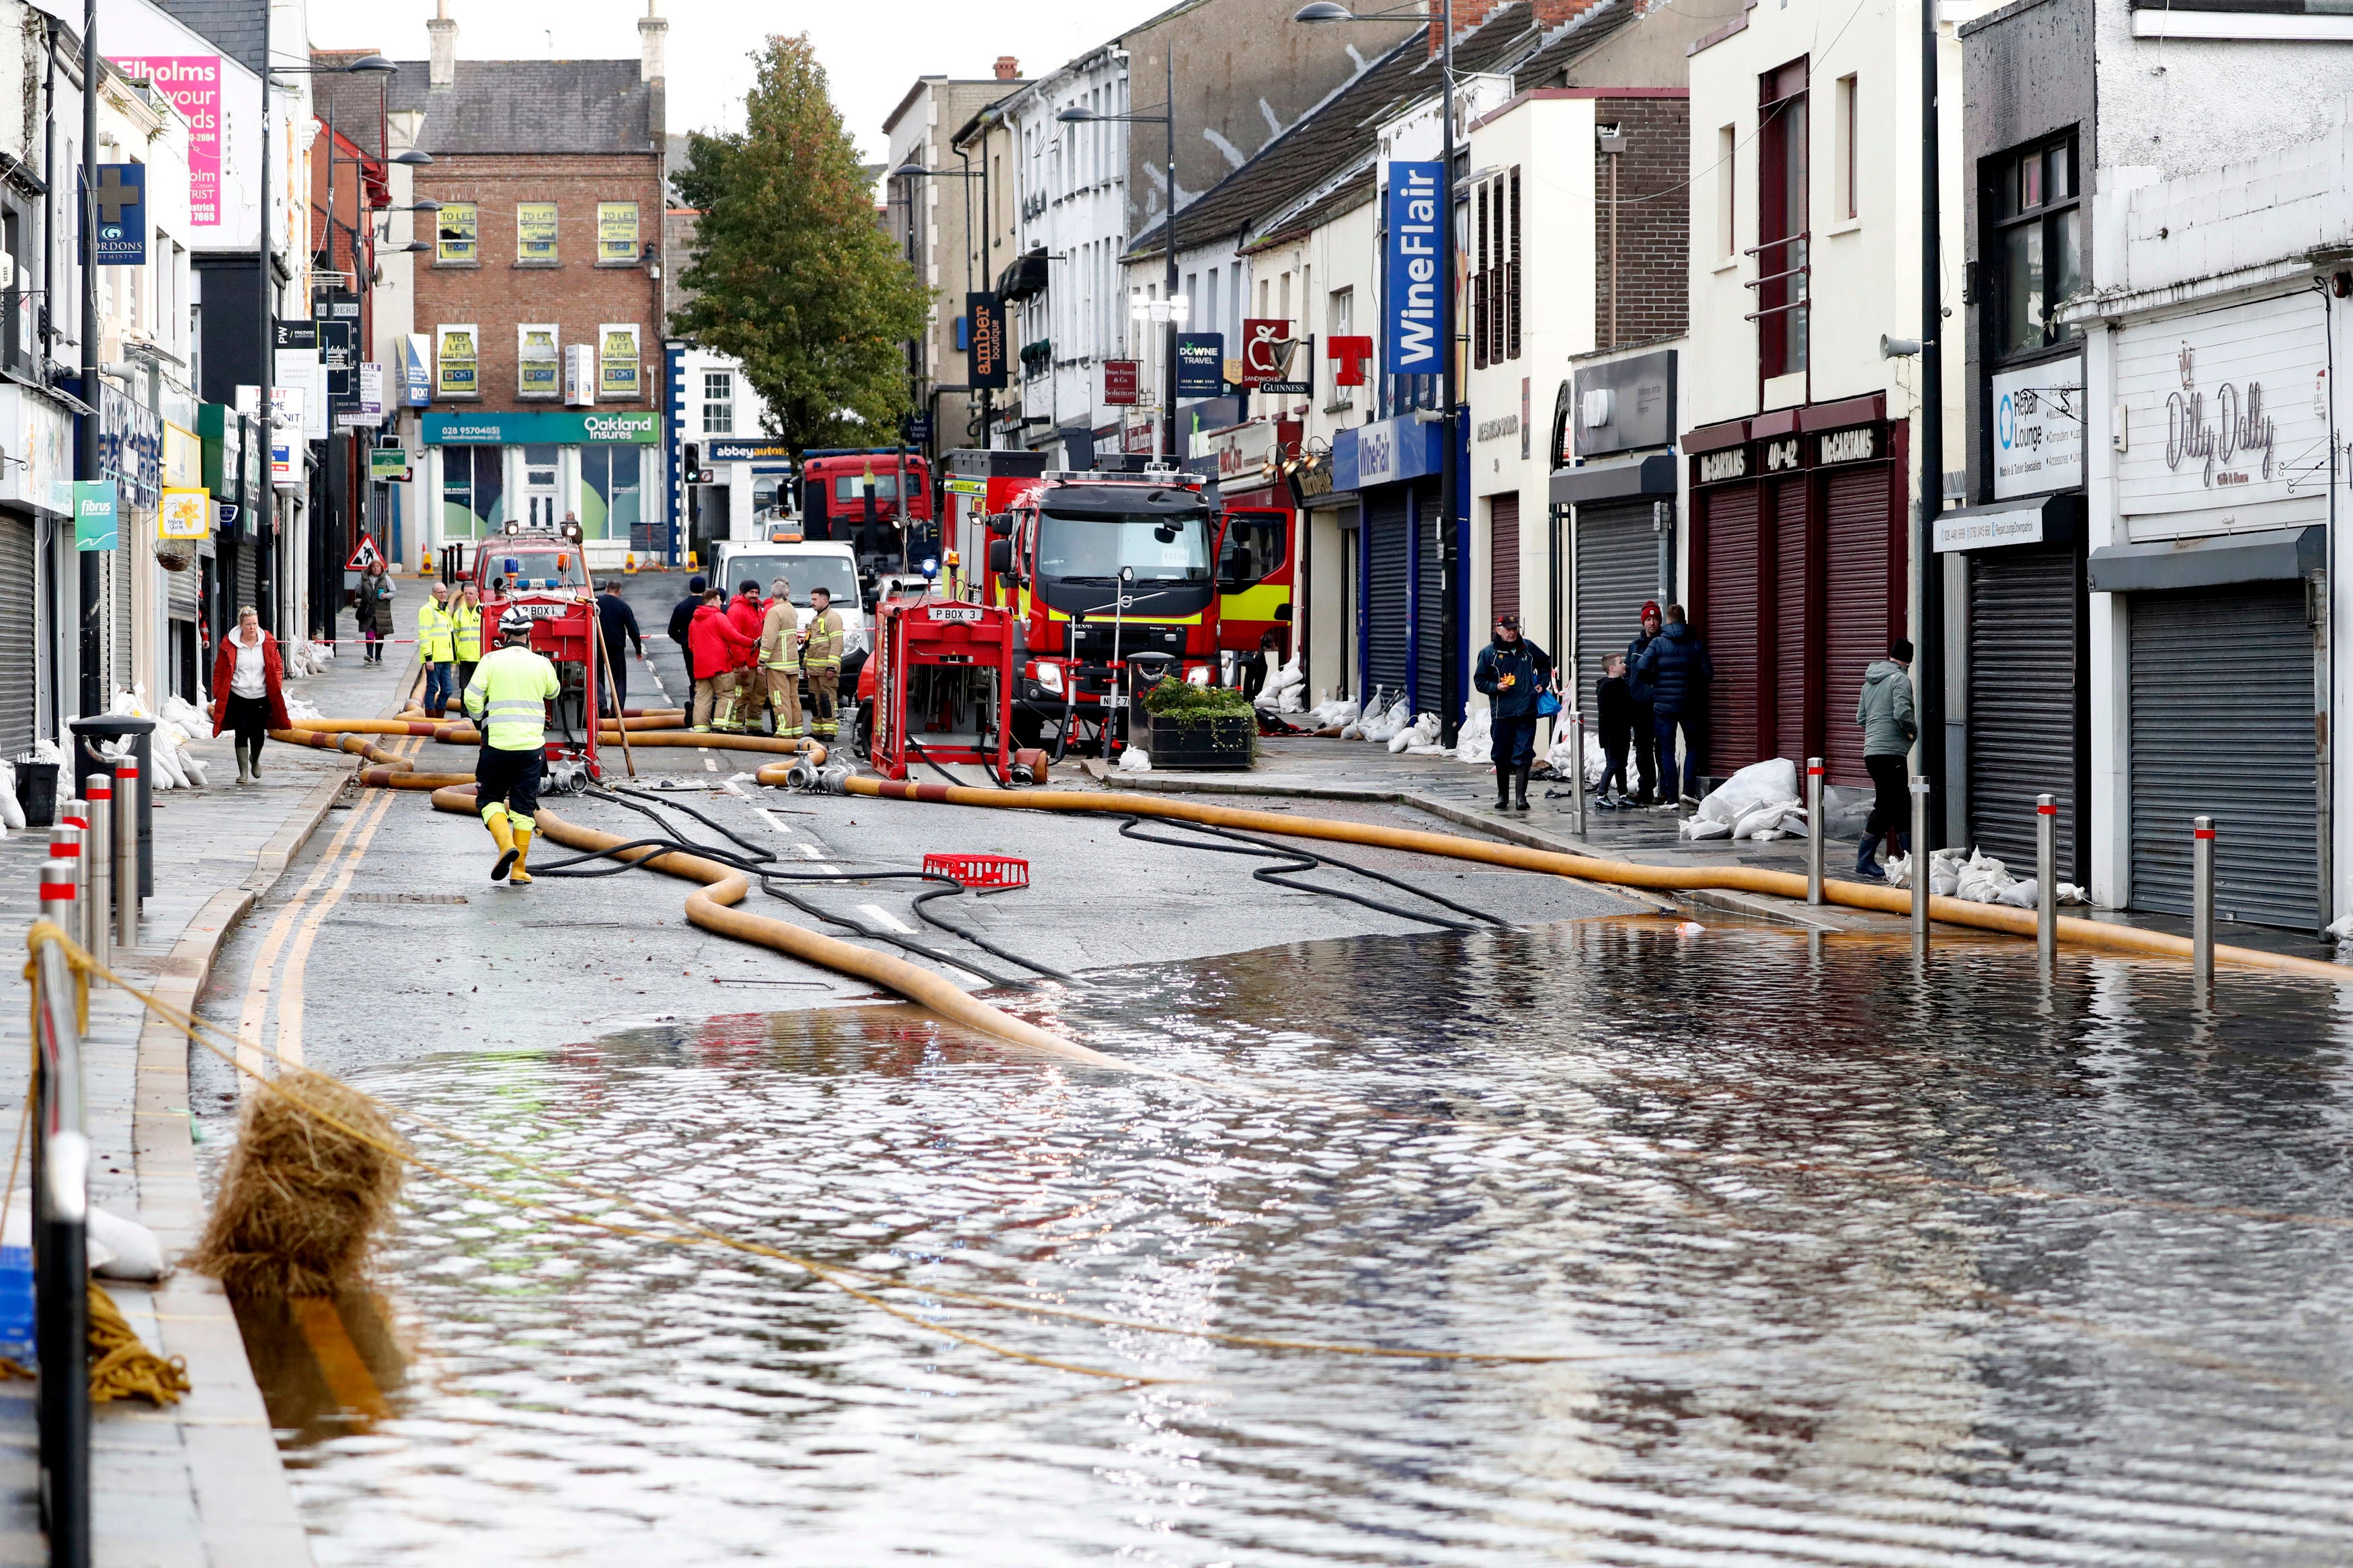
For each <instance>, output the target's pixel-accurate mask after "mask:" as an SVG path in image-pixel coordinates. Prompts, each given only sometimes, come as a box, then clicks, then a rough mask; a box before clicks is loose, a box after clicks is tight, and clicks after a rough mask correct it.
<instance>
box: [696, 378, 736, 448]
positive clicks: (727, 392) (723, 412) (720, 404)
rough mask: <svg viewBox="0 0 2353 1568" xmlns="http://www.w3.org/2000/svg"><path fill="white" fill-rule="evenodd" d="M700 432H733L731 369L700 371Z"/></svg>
mask: <svg viewBox="0 0 2353 1568" xmlns="http://www.w3.org/2000/svg"><path fill="white" fill-rule="evenodd" d="M702 433H703V434H704V435H706V436H733V434H734V433H735V373H734V372H733V371H732V370H706V371H704V372H703V373H702Z"/></svg>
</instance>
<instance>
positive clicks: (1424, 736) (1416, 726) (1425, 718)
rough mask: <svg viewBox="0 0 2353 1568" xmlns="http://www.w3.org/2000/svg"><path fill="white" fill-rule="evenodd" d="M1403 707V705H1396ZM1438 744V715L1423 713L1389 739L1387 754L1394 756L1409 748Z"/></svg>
mask: <svg viewBox="0 0 2353 1568" xmlns="http://www.w3.org/2000/svg"><path fill="white" fill-rule="evenodd" d="M1398 706H1399V707H1403V706H1404V704H1403V703H1399V704H1398ZM1437 743H1438V715H1437V714H1435V713H1423V714H1419V715H1418V716H1416V718H1415V719H1414V721H1413V722H1412V723H1411V724H1409V725H1408V726H1407V727H1406V728H1404V729H1402V730H1399V731H1398V732H1397V733H1396V734H1394V735H1392V736H1390V737H1389V742H1388V744H1389V754H1390V755H1391V756H1396V755H1397V754H1398V752H1402V751H1404V750H1405V749H1406V748H1407V747H1409V746H1434V745H1436V744H1437Z"/></svg>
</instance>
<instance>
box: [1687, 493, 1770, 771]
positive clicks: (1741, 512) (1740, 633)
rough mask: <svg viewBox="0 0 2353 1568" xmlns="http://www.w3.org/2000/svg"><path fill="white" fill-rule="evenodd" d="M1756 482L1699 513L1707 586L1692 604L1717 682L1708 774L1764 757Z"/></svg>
mask: <svg viewBox="0 0 2353 1568" xmlns="http://www.w3.org/2000/svg"><path fill="white" fill-rule="evenodd" d="M1700 527H1701V528H1702V529H1703V530H1704V538H1705V549H1706V552H1707V555H1706V561H1707V579H1706V585H1705V588H1704V592H1703V593H1702V595H1701V602H1700V603H1699V604H1697V605H1692V606H1690V608H1691V610H1692V613H1693V614H1694V615H1695V616H1698V617H1699V625H1698V626H1697V627H1696V628H1695V629H1696V630H1697V631H1698V633H1699V635H1700V637H1702V638H1703V639H1704V640H1705V642H1706V644H1707V653H1708V661H1709V662H1710V663H1711V664H1713V665H1714V666H1715V680H1714V681H1713V682H1711V683H1710V684H1709V686H1708V689H1707V693H1708V694H1707V756H1706V758H1705V762H1706V771H1707V772H1708V773H1712V774H1714V775H1715V776H1717V777H1722V776H1724V775H1725V774H1726V773H1731V772H1733V771H1734V770H1735V769H1736V768H1745V767H1746V766H1747V765H1748V764H1749V763H1753V762H1756V761H1757V760H1758V756H1759V753H1758V752H1757V631H1758V626H1757V596H1758V595H1757V578H1758V572H1757V566H1758V560H1757V548H1758V544H1759V541H1758V539H1757V486H1755V485H1736V486H1731V487H1729V488H1727V489H1721V490H1717V491H1715V492H1714V493H1712V494H1710V495H1709V496H1708V497H1707V500H1706V504H1705V510H1704V511H1703V512H1702V513H1701V522H1700Z"/></svg>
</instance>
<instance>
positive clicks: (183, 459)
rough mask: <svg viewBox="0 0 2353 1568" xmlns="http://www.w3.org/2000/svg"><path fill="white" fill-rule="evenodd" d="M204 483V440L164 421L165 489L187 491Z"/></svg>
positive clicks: (192, 432) (193, 432)
mask: <svg viewBox="0 0 2353 1568" xmlns="http://www.w3.org/2000/svg"><path fill="white" fill-rule="evenodd" d="M204 482H205V438H204V437H202V436H199V435H197V434H196V433H195V431H193V430H188V429H184V428H183V427H181V426H177V425H174V424H173V423H172V422H171V421H170V420H168V419H166V420H164V473H163V483H164V489H188V488H190V487H193V486H196V485H201V484H203V483H204Z"/></svg>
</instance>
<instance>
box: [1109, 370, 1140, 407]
mask: <svg viewBox="0 0 2353 1568" xmlns="http://www.w3.org/2000/svg"><path fill="white" fill-rule="evenodd" d="M1135 379H1136V378H1135V362H1134V360H1132V359H1107V360H1105V361H1103V404H1104V406H1106V407H1111V408H1133V407H1134V406H1135Z"/></svg>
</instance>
